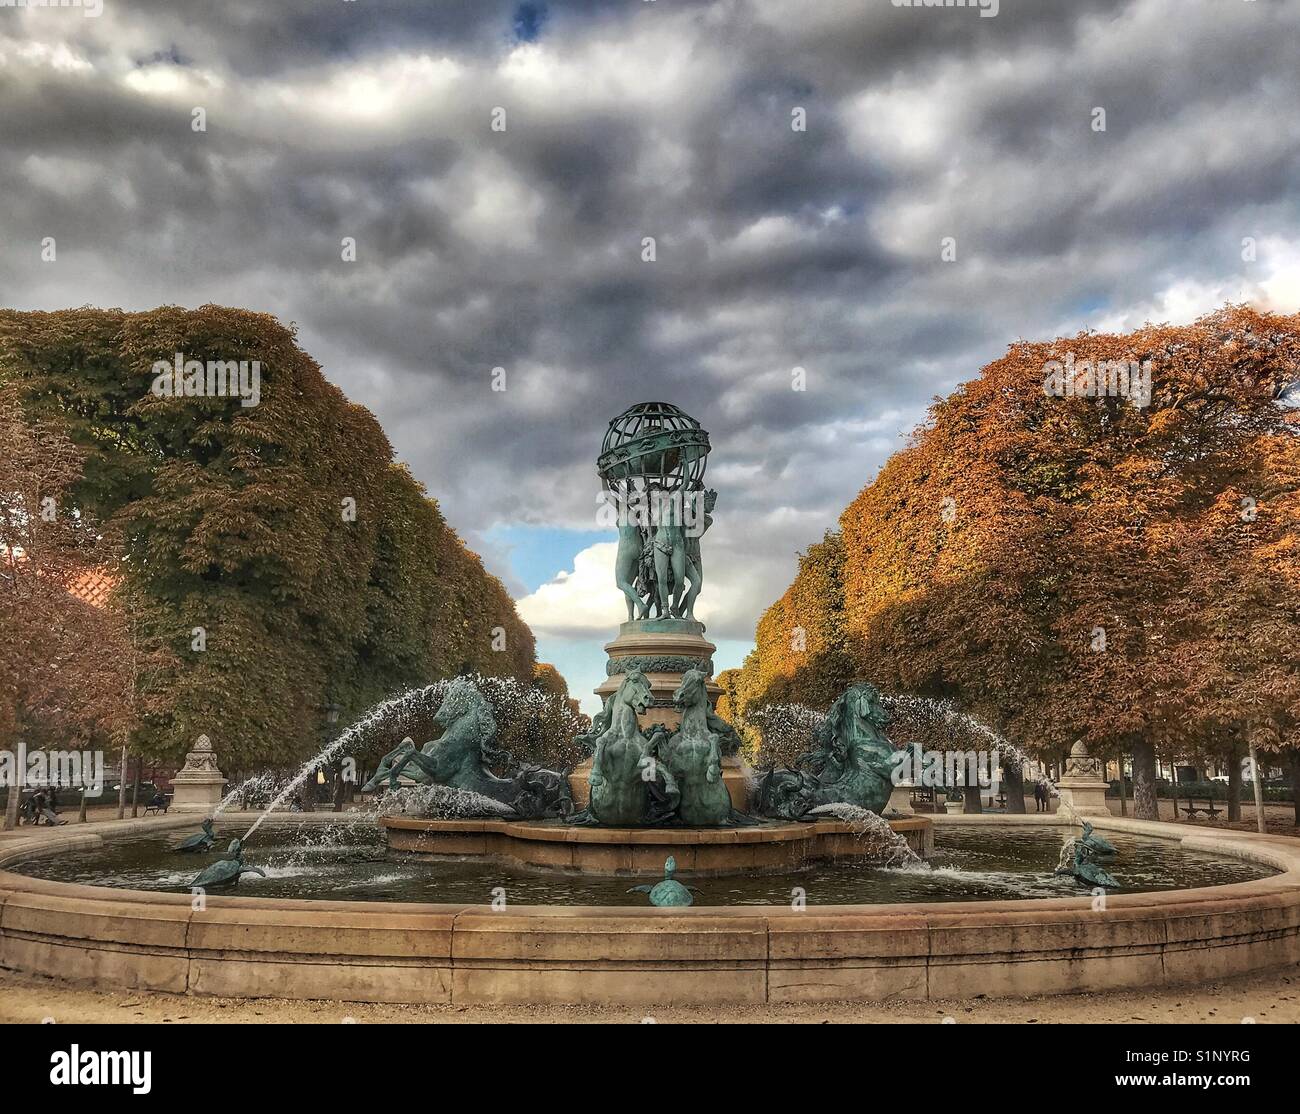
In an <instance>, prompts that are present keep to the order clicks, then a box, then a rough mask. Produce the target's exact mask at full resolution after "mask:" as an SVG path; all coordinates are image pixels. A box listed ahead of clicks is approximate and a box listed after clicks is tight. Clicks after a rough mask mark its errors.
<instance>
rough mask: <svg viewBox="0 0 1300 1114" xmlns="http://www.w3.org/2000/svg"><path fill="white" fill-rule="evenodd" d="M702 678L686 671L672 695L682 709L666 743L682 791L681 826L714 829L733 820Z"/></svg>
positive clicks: (672, 768)
mask: <svg viewBox="0 0 1300 1114" xmlns="http://www.w3.org/2000/svg"><path fill="white" fill-rule="evenodd" d="M704 682H705V675H704V674H703V673H702V672H701V671H700V670H698V669H688V670H687V671H686V672H685V673H684V674H683V675H682V683H681V684H680V685H679V686H678V687H677V691H676V692H675V693H673V703H674V704H676V705H677V706H678V707H679V708H681V709H682V723H681V726H680V727H679V728H678V730H677V731H676V733H675V734H674V735H673V736H672V738H671V739H669V741H668V746H667V751H668V755H667V762H668V769H669V770H670V771H671V772H672V775H673V779H674V780H675V781H676V782H677V785H678V787H679V788H680V789H681V803H680V804H679V805H678V809H677V813H678V816H679V817H680V819H681V822H682V823H683V824H689V825H691V826H692V827H714V826H717V825H719V824H726V823H729V822H730V821H731V819H732V813H731V794H730V793H728V792H727V786H726V784H725V783H724V782H723V780H722V748H721V745H720V743H721V739H720V738H719V736H718V734H717V732H715V731H713V730H711V729H710V726H709V718H710V717H709V711H710V709H709V694H708V692H707V690H706V689H705V687H704Z"/></svg>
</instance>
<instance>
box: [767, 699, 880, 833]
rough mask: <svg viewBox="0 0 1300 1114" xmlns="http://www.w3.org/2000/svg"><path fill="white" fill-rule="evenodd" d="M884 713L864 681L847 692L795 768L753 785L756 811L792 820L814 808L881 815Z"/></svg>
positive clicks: (780, 771) (772, 775) (771, 773)
mask: <svg viewBox="0 0 1300 1114" xmlns="http://www.w3.org/2000/svg"><path fill="white" fill-rule="evenodd" d="M888 724H889V713H888V712H887V711H885V706H884V704H882V703H881V700H880V693H879V692H877V691H876V688H875V686H874V685H870V684H867V683H866V682H859V683H858V684H855V685H852V686H850V687H849V689H848V691H846V692H845V693H844V694H843V695H842V696H841V697H840V698H839V699H838V700H836V701H835V703H834V704H832V705H831V709H830V711H829V712H828V713H827V714H826V719H825V720H824V721H823V722H822V723H821V724H820V725H819V726H818V727H817V729H816V731H814V732H813V746H812V748H811V749H810V750H808V751H807V752H806V753H805V754H802V755H800V757H799V758H798V759H796V761H795V766H796V767H797V768H796V769H793V770H791V769H784V770H778V769H773V770H770V771H768V773H767V774H766V775H765V776H764V777H763V780H762V781H761V783H760V785H759V811H760V812H763V813H766V814H767V815H773V816H779V817H781V818H782V819H786V820H798V819H799V818H800V817H802V816H803V815H805V814H806V813H807V812H808V810H809V809H812V808H816V807H817V806H818V805H829V804H841V803H842V804H850V805H857V806H858V807H859V808H865V809H868V810H869V811H871V812H874V813H877V814H879V813H881V812H883V811H884V809H885V806H886V805H887V804H888V803H889V794H890V793H891V792H892V790H893V786H894V783H893V776H892V774H893V769H894V762H893V754H894V746H893V744H892V743H891V742H890V741H889V739H888V738H887V737H886V736H885V731H884V729H885V727H886V726H887V725H888Z"/></svg>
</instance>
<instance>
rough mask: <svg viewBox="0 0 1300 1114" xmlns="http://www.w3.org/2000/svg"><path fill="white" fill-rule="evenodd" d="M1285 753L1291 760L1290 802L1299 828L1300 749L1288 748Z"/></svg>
mask: <svg viewBox="0 0 1300 1114" xmlns="http://www.w3.org/2000/svg"><path fill="white" fill-rule="evenodd" d="M1286 755H1287V757H1288V758H1289V759H1290V760H1291V761H1290V763H1289V764H1290V766H1291V802H1292V807H1293V808H1294V809H1295V824H1296V827H1297V828H1300V750H1288V751H1287V752H1286Z"/></svg>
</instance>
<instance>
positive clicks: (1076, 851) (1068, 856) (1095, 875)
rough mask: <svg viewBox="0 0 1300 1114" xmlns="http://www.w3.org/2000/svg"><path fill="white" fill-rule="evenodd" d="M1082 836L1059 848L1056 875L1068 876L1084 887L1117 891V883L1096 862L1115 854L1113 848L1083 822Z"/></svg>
mask: <svg viewBox="0 0 1300 1114" xmlns="http://www.w3.org/2000/svg"><path fill="white" fill-rule="evenodd" d="M1082 823H1083V835H1081V836H1075V837H1074V838H1073V839H1069V840H1066V843H1065V846H1064V847H1062V848H1061V861H1060V862H1059V863H1058V864H1057V867H1056V873H1057V874H1069V875H1071V876H1072V877H1074V878H1076V879H1077V880H1078V881H1080V882H1082V883H1083V884H1084V885H1086V886H1101V887H1102V888H1104V889H1111V890H1113V889H1118V888H1119V883H1118V882H1117V881H1115V879H1114V878H1113V877H1112V876H1111V875H1110V874H1109V873H1108V872H1107V871H1106V870H1105V868H1104V867H1102V865H1101V863H1100V862H1099V861H1098V860H1100V859H1102V858H1108V857H1109V856H1111V855H1114V854H1115V847H1114V845H1113V844H1111V843H1110V842H1109V841H1108V840H1105V839H1103V838H1102V837H1101V836H1099V835H1097V834H1096V833H1095V832H1094V831H1093V830H1092V825H1091V824H1089V823H1088V821H1086V820H1084V821H1082Z"/></svg>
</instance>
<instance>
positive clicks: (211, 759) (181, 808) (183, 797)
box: [171, 735, 226, 813]
mask: <svg viewBox="0 0 1300 1114" xmlns="http://www.w3.org/2000/svg"><path fill="white" fill-rule="evenodd" d="M225 786H226V779H225V778H224V777H222V776H221V771H220V770H219V769H217V756H216V755H215V754H213V753H212V740H211V739H209V738H208V737H207V736H206V735H200V736H199V737H198V738H197V739H196V740H195V741H194V749H193V750H191V751H190V752H189V753H188V754H187V755H186V756H185V765H184V766H182V767H181V769H180V772H179V773H177V775H176V776H175V777H174V778H172V803H171V807H172V808H174V809H175V810H176V811H177V812H209V813H210V812H211V811H212V810H213V809H214V808H216V807H217V805H218V804H219V803H220V802H221V795H222V791H223V790H224V789H225Z"/></svg>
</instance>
